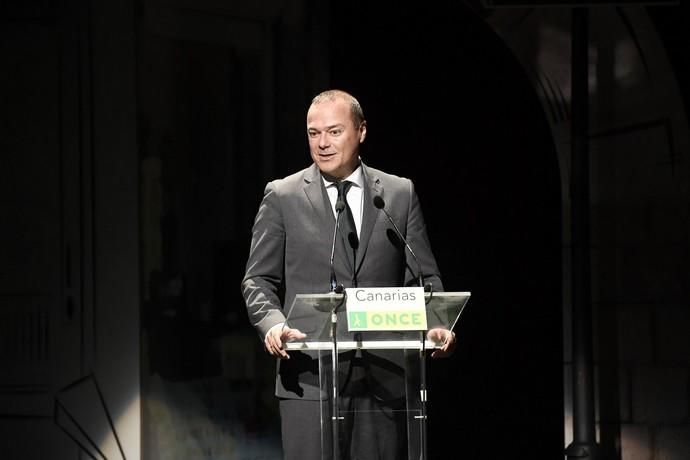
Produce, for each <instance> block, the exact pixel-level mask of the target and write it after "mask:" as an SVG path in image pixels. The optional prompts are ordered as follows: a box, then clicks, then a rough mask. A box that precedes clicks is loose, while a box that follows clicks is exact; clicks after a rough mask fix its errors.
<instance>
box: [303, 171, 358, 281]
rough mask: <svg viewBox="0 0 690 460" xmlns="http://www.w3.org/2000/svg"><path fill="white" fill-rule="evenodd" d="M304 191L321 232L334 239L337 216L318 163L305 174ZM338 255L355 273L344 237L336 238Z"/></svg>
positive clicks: (348, 268)
mask: <svg viewBox="0 0 690 460" xmlns="http://www.w3.org/2000/svg"><path fill="white" fill-rule="evenodd" d="M304 181H305V184H304V193H305V194H306V195H307V199H308V200H309V202H310V203H311V206H312V208H313V209H314V216H315V219H316V220H317V221H318V222H319V225H318V226H319V232H321V233H322V234H328V235H329V236H328V241H329V242H331V241H332V239H331V238H332V236H333V228H334V226H335V217H334V216H333V211H332V210H331V202H330V200H329V199H328V193H327V192H326V188H325V187H324V186H323V180H322V179H321V173H320V172H319V170H318V167H317V166H316V164H314V165H312V167H311V168H309V169H308V170H307V172H306V173H305V175H304ZM335 252H336V256H337V257H338V258H339V259H340V261H341V263H343V264H345V266H346V267H347V270H348V273H353V269H352V261H351V260H350V257H348V249H347V247H346V245H345V242H344V241H343V238H336V251H335Z"/></svg>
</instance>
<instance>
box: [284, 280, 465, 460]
mask: <svg viewBox="0 0 690 460" xmlns="http://www.w3.org/2000/svg"><path fill="white" fill-rule="evenodd" d="M469 298H470V293H469V292H433V293H426V294H425V304H426V316H427V330H429V329H433V328H443V329H449V330H452V329H453V327H454V326H455V324H456V323H457V321H458V319H459V318H460V314H461V313H462V311H463V309H464V308H465V305H466V304H467V301H468V300H469ZM346 306H347V295H346V294H345V293H343V294H337V293H327V294H298V295H297V296H296V298H295V300H294V302H293V304H292V306H291V308H290V310H289V311H288V316H287V324H288V325H289V326H290V327H293V328H297V329H300V330H301V331H302V332H304V333H305V334H307V337H306V338H305V339H302V340H299V341H293V342H289V343H287V344H286V348H287V350H302V351H307V350H311V351H318V357H319V358H318V359H319V383H320V388H321V395H322V402H321V424H320V427H314V429H320V430H321V447H322V459H333V460H349V454H348V452H349V446H348V445H347V443H348V442H349V440H350V436H349V431H350V430H352V429H353V421H354V420H355V418H356V416H357V417H366V416H367V415H369V414H366V413H362V409H361V408H359V409H352V408H351V406H350V405H348V404H347V402H348V401H349V400H350V399H349V398H348V397H347V395H348V392H349V391H351V390H352V388H353V387H356V386H357V385H359V384H358V383H357V382H356V381H355V380H356V377H355V376H357V375H358V374H360V375H361V376H362V377H363V378H362V381H364V382H366V385H367V391H370V392H372V393H373V394H375V395H376V398H379V399H380V400H382V401H386V402H387V403H386V404H387V408H388V409H390V413H389V415H390V416H391V417H392V418H394V419H397V420H398V421H399V422H400V424H401V426H402V427H403V428H402V437H404V439H402V440H399V441H398V442H400V443H404V445H403V446H402V449H401V450H402V451H404V450H405V448H406V451H407V452H406V454H405V453H403V454H401V460H404V459H407V460H420V459H422V460H424V459H426V452H427V448H426V440H427V435H426V421H427V413H426V359H427V353H426V351H427V350H432V349H435V348H439V347H440V346H441V344H438V343H434V342H432V341H430V340H428V339H427V336H426V332H427V330H405V331H398V330H392V331H391V330H386V331H358V332H350V331H349V330H348V325H347V319H346ZM353 369H354V371H353Z"/></svg>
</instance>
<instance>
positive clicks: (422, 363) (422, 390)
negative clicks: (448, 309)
mask: <svg viewBox="0 0 690 460" xmlns="http://www.w3.org/2000/svg"><path fill="white" fill-rule="evenodd" d="M374 206H375V207H376V208H378V209H380V210H381V211H383V213H384V214H385V215H386V217H387V218H388V221H389V222H390V223H391V225H392V226H393V229H394V230H395V233H396V234H397V235H398V238H400V240H401V241H402V243H403V244H404V245H405V248H407V250H408V251H409V252H410V255H411V256H412V258H413V259H414V261H415V263H416V264H417V282H418V283H419V287H421V288H422V289H424V276H423V275H422V264H421V263H419V259H418V258H417V255H416V254H415V253H414V251H413V250H412V247H410V245H409V243H408V242H407V239H406V238H405V237H404V236H403V234H402V232H401V231H400V229H399V228H398V226H397V225H396V224H395V221H394V220H393V218H392V217H391V215H390V214H389V213H388V211H386V207H385V202H384V201H383V198H381V196H375V197H374ZM408 267H409V265H408ZM419 335H420V337H419V338H420V346H419V374H420V375H419V397H420V403H421V404H420V410H421V415H419V416H416V417H415V418H417V419H419V421H420V423H421V425H420V430H419V436H420V438H421V439H420V444H421V445H420V449H421V452H420V455H419V459H420V460H426V448H427V432H426V431H427V430H426V420H427V417H426V334H425V331H421V332H420V333H419Z"/></svg>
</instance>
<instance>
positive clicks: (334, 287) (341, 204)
mask: <svg viewBox="0 0 690 460" xmlns="http://www.w3.org/2000/svg"><path fill="white" fill-rule="evenodd" d="M343 209H345V200H343V199H342V197H338V200H336V202H335V227H333V244H331V292H335V293H336V294H341V293H342V292H343V285H342V284H338V280H336V278H335V268H334V266H333V257H334V256H335V237H336V235H337V234H338V223H339V222H340V214H341V213H342V212H343Z"/></svg>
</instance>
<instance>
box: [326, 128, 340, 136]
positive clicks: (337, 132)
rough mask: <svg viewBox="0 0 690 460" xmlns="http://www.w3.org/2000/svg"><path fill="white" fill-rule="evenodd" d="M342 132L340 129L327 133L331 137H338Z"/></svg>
mask: <svg viewBox="0 0 690 460" xmlns="http://www.w3.org/2000/svg"><path fill="white" fill-rule="evenodd" d="M342 132H343V130H342V129H331V130H330V131H329V132H328V133H329V134H330V135H331V136H340V134H341V133H342Z"/></svg>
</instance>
